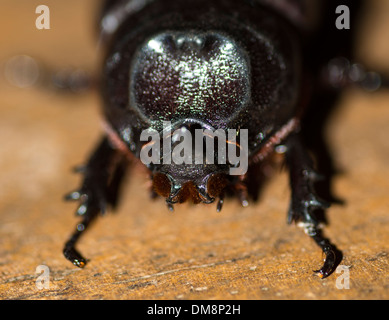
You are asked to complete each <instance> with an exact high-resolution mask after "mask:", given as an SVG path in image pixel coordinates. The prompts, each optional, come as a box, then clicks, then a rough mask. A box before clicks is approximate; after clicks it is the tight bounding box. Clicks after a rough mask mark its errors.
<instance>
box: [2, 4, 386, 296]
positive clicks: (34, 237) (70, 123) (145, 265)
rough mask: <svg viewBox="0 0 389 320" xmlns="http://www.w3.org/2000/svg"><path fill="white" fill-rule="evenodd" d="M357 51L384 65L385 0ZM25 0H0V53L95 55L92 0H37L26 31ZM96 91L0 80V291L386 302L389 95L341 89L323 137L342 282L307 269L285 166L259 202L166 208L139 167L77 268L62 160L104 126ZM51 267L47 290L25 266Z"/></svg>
mask: <svg viewBox="0 0 389 320" xmlns="http://www.w3.org/2000/svg"><path fill="white" fill-rule="evenodd" d="M367 2H368V5H369V6H368V8H367V9H366V19H365V24H364V25H363V28H362V29H361V38H360V45H359V51H358V52H359V56H360V57H361V59H362V60H364V61H366V62H367V63H369V64H370V65H371V66H375V67H377V68H381V69H384V70H386V71H387V72H388V73H389V23H388V21H389V1H388V0H371V1H367ZM39 4H41V3H40V1H34V0H16V1H15V0H1V3H0V48H1V49H0V64H1V70H2V71H3V67H4V62H5V61H6V60H7V59H8V58H9V57H10V56H12V55H14V54H20V53H24V54H29V55H32V56H35V57H37V58H39V59H40V60H41V61H44V62H45V63H46V64H47V65H48V66H50V67H53V68H58V69H60V68H64V67H67V66H78V67H83V68H87V69H89V70H93V69H94V68H95V67H96V65H97V61H98V54H97V51H96V50H97V46H96V43H95V38H94V28H93V26H94V25H93V19H94V17H95V12H96V7H95V5H96V1H95V0H83V1H76V0H69V1H66V2H65V1H54V0H46V1H45V4H46V5H48V6H49V8H50V9H51V30H46V31H42V30H41V31H40V30H37V29H36V28H35V19H36V16H37V15H36V14H35V8H36V7H37V6H38V5H39ZM99 105H100V101H99V97H98V96H97V94H96V93H93V92H91V93H85V94H80V95H63V94H56V93H54V92H52V91H50V90H44V89H42V88H36V87H34V88H29V89H24V90H21V89H17V88H14V87H12V86H10V85H9V84H8V83H7V82H6V81H5V79H4V77H3V74H1V77H0V299H388V298H389V276H388V273H389V249H388V240H389V233H388V230H389V229H388V226H389V196H388V195H389V193H388V192H389V92H388V91H386V92H381V93H375V94H366V93H362V92H359V91H356V90H348V91H347V92H345V93H344V96H343V98H342V100H341V102H340V105H339V108H338V109H337V111H336V113H335V114H334V116H333V118H332V120H331V123H330V126H329V127H328V129H327V136H328V139H329V141H330V143H331V148H332V151H333V153H334V155H335V161H336V164H337V167H338V168H339V169H340V170H341V172H342V174H340V175H338V176H337V177H336V179H335V182H334V193H335V194H336V195H337V196H338V197H340V198H342V199H344V200H345V201H346V204H345V205H344V206H333V207H331V209H330V210H329V211H328V213H327V216H328V219H329V222H330V224H329V226H328V227H327V228H326V229H325V233H326V235H328V236H329V237H330V238H331V240H332V241H333V242H334V243H335V244H336V245H337V246H338V248H339V249H340V250H342V252H343V255H344V259H343V261H342V262H341V264H342V265H345V266H348V267H349V268H350V269H349V270H350V289H349V290H339V289H337V287H336V281H337V277H339V276H340V275H341V274H336V273H334V274H333V275H332V276H330V277H329V278H327V279H325V280H320V279H319V278H318V277H317V276H315V275H314V274H313V273H312V270H314V269H316V268H318V267H320V265H321V261H322V255H321V252H320V250H319V249H318V248H317V247H316V245H315V244H314V243H313V242H312V241H311V240H310V239H309V238H308V237H307V236H306V235H305V234H304V233H303V231H302V230H301V229H299V228H297V227H295V226H287V225H286V210H287V207H288V203H289V196H290V195H289V189H288V182H287V175H286V173H285V172H282V173H277V174H275V177H274V178H273V179H272V180H271V182H270V183H269V184H268V185H267V186H266V187H265V188H264V190H263V193H262V196H261V199H260V201H259V202H258V203H252V204H251V206H250V207H249V208H247V209H242V208H241V207H240V206H239V205H238V203H237V202H236V201H234V200H229V201H227V202H226V203H225V206H224V208H223V211H222V212H221V213H217V212H216V210H215V208H214V207H213V206H201V205H200V206H189V205H182V206H180V207H177V208H176V211H175V212H174V213H173V214H172V213H170V212H169V211H168V210H167V209H166V207H165V205H164V201H163V200H162V199H159V200H156V201H150V200H149V194H148V192H147V189H146V186H147V177H145V176H144V175H142V174H141V173H140V172H139V173H136V174H134V175H133V176H131V179H128V183H127V185H126V187H125V189H124V191H123V198H122V202H121V205H120V207H119V210H118V212H116V213H115V214H109V215H107V216H105V217H102V218H100V219H99V220H98V221H97V223H96V224H94V225H93V226H92V227H91V228H90V230H89V232H87V233H86V234H85V237H83V238H82V241H81V242H80V245H79V249H80V250H81V252H83V253H84V254H85V255H86V257H88V258H89V259H91V261H90V263H89V264H88V265H87V267H86V268H85V269H83V270H81V269H78V268H75V267H74V266H73V265H71V264H70V263H69V262H68V261H66V260H65V258H64V257H63V256H62V247H63V244H64V241H65V240H66V239H67V237H68V236H69V234H70V232H71V231H72V230H73V229H74V226H75V224H76V223H77V222H78V221H79V219H78V218H76V217H75V216H74V214H73V212H74V210H75V204H71V203H65V202H63V201H62V196H63V194H64V193H66V192H68V191H70V190H73V189H74V188H75V187H77V186H78V184H79V182H80V177H79V176H77V175H74V174H72V173H71V168H72V167H73V166H75V165H77V164H80V163H82V162H83V161H84V159H85V158H86V157H87V155H88V153H89V152H90V150H91V149H92V148H93V147H94V144H95V142H96V141H97V139H98V138H99V136H100V134H101V132H102V129H101V126H100V114H99ZM39 265H46V266H48V267H49V270H50V287H49V288H48V289H42V290H39V289H38V288H37V287H36V283H35V281H36V279H37V277H38V274H37V273H36V268H37V266H39Z"/></svg>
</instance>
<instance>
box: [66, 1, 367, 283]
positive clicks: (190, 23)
mask: <svg viewBox="0 0 389 320" xmlns="http://www.w3.org/2000/svg"><path fill="white" fill-rule="evenodd" d="M335 2H336V1H335ZM335 2H334V1H326V4H327V5H328V6H329V10H328V11H325V10H324V9H322V10H323V11H316V14H315V10H313V9H318V6H319V5H320V4H321V5H322V6H324V5H325V4H324V2H323V3H322V2H321V1H304V0H280V1H268V0H241V1H233V0H207V1H205V0H185V1H177V0H164V1H162V0H112V1H106V3H105V4H104V6H103V10H102V15H101V17H100V32H101V43H102V44H103V45H104V47H105V48H106V54H105V59H104V64H103V70H102V84H101V88H100V90H101V93H102V94H101V95H102V99H103V105H104V106H103V113H104V117H105V121H106V122H105V123H106V133H105V135H104V136H103V137H102V139H101V141H100V142H99V144H98V146H97V147H96V149H95V150H94V152H93V153H92V155H91V157H90V158H89V160H88V161H87V163H86V165H85V166H83V167H82V168H81V169H80V170H79V171H81V172H82V173H83V175H84V178H83V182H82V184H81V187H80V188H79V189H78V190H76V191H73V192H71V193H70V194H68V195H67V196H66V199H67V200H74V201H79V203H80V205H79V207H78V209H77V214H78V215H80V216H81V217H82V221H81V223H79V224H77V227H76V230H75V231H74V233H73V234H72V235H71V237H70V239H69V240H68V241H67V242H66V244H65V247H64V250H63V253H64V255H65V257H66V258H67V259H68V260H70V261H71V262H72V263H73V264H74V265H76V266H78V267H84V266H85V265H86V263H87V260H86V259H85V258H84V257H83V256H82V255H81V254H80V253H79V252H78V251H77V249H76V248H75V247H76V244H77V242H78V240H79V237H80V236H81V235H82V234H83V233H84V231H85V230H86V229H87V227H88V225H89V224H90V222H91V221H93V220H94V219H95V218H96V217H97V216H98V215H99V213H101V212H102V213H104V212H105V211H106V208H107V206H114V205H115V203H116V200H117V193H118V192H117V190H118V188H119V186H120V182H121V178H122V177H123V175H124V173H125V170H126V168H127V166H128V165H129V164H131V163H133V162H135V161H137V160H139V159H140V158H141V154H142V150H144V149H145V147H147V146H150V141H143V140H142V139H141V136H142V132H145V130H149V129H152V130H154V131H155V132H159V133H161V134H162V133H163V132H164V129H165V128H164V124H165V123H166V122H169V123H170V124H171V125H170V127H169V129H170V130H171V131H173V130H178V132H180V131H181V132H183V131H186V132H191V133H193V132H194V131H195V130H198V129H200V130H206V129H208V130H222V131H225V132H226V131H227V130H230V129H234V130H236V135H237V137H238V138H239V137H240V138H242V137H241V134H240V133H241V132H243V130H247V132H248V135H247V145H248V149H247V158H248V163H249V170H250V168H252V167H253V166H255V165H256V164H258V163H261V162H263V161H266V160H267V159H269V157H270V155H271V154H272V153H274V152H275V150H276V149H277V150H282V151H283V153H284V154H285V161H286V165H287V167H288V170H289V176H290V187H291V202H290V207H289V212H288V223H293V222H296V223H301V224H302V225H303V226H304V229H305V231H306V233H307V234H308V235H309V236H310V237H311V238H313V239H314V241H315V242H316V243H317V244H318V246H319V247H320V248H321V249H322V251H323V252H324V254H325V260H324V264H323V266H322V267H321V268H320V269H319V270H317V271H316V272H317V274H318V275H319V276H320V277H321V278H325V277H327V276H329V275H330V274H331V273H332V272H333V271H334V268H335V267H336V264H337V263H338V262H339V259H340V252H339V251H338V250H337V249H336V247H335V246H334V245H333V244H332V243H331V242H330V241H329V240H328V239H327V238H325V237H324V236H323V234H322V231H321V229H320V226H319V222H320V219H319V214H318V213H317V212H319V213H320V212H322V211H324V210H325V209H327V208H328V207H329V205H330V202H331V200H333V199H329V201H327V199H326V200H323V199H322V198H321V197H319V196H318V195H317V192H316V191H315V185H316V182H318V181H320V179H322V178H323V177H322V176H321V175H320V174H319V173H318V172H317V170H316V169H315V165H314V161H313V160H312V157H311V156H310V154H309V153H308V151H307V148H306V145H310V146H311V147H313V149H314V147H315V141H313V142H312V140H309V139H306V138H305V137H304V134H303V132H304V128H305V127H312V126H313V127H314V126H317V125H318V123H315V121H312V118H310V117H309V116H312V114H315V112H317V111H318V110H317V109H316V111H315V104H317V103H320V102H321V99H322V98H323V97H324V96H325V97H326V98H328V97H329V96H330V97H332V96H335V94H334V95H333V94H332V93H331V94H330V93H328V92H325V91H324V92H325V93H323V92H322V91H320V90H322V86H323V77H322V73H321V70H322V67H323V66H324V65H325V63H326V62H327V61H328V59H329V58H330V57H331V54H334V49H335V47H336V45H334V44H332V45H331V41H334V39H335V38H331V39H329V38H330V37H329V36H324V35H326V34H327V33H328V30H326V28H327V27H328V25H326V23H325V22H326V21H325V19H324V18H323V19H322V22H321V23H319V22H318V21H319V19H318V15H317V13H318V12H319V13H320V12H331V14H334V12H335V7H334V6H333V5H334V3H335ZM356 2H357V1H354V4H355V3H356ZM311 9H312V10H311ZM319 15H320V14H319ZM323 21H324V22H323ZM331 24H333V25H334V24H335V23H334V19H331ZM323 30H324V31H325V32H324V33H323ZM326 32H327V33H326ZM339 33H340V31H338V34H339ZM343 35H344V33H343ZM348 38H349V34H347V39H348ZM343 40H344V39H343ZM318 43H322V46H321V47H322V48H324V49H323V50H320V52H318V50H317V46H318ZM328 66H329V67H328V68H330V70H332V72H329V73H328V74H329V75H332V78H331V77H330V76H328V74H327V77H324V78H325V79H326V80H327V83H329V84H332V85H333V86H338V87H342V86H344V85H345V84H344V82H345V81H344V80H345V78H347V77H345V74H347V71H348V70H349V65H348V64H347V63H343V64H340V63H339V60H337V61H336V62H332V63H330V64H329V65H328ZM327 70H328V69H327ZM334 70H335V71H336V72H335V75H337V76H336V77H334V72H333V71H334ZM347 79H348V78H347ZM351 82H353V83H360V84H363V83H362V81H359V80H355V79H354V80H353V81H351ZM371 83H372V81H370V82H368V84H371ZM373 83H374V81H373ZM327 100H331V99H327ZM316 108H317V105H316ZM321 111H323V110H321ZM319 114H320V113H319ZM322 120H323V119H321V120H320V121H322ZM312 137H314V138H315V137H316V138H317V135H316V136H311V138H312ZM226 143H227V144H228V143H230V141H226ZM234 144H235V146H238V147H239V144H238V143H237V142H234ZM280 146H282V148H279V147H280ZM170 155H171V154H170ZM167 156H169V154H165V153H164V154H163V155H162V158H161V159H160V160H164V157H167ZM231 167H233V165H232V164H230V163H224V164H212V163H211V164H208V163H205V164H195V163H184V164H171V163H170V164H165V163H164V162H163V161H162V163H161V162H159V163H149V164H147V168H148V169H149V172H150V177H151V181H152V186H153V187H152V194H153V195H158V196H162V197H164V198H165V199H166V203H167V205H168V207H169V209H170V210H172V209H173V207H174V205H175V204H176V203H183V202H185V201H190V200H191V201H193V202H194V203H213V202H216V203H217V210H219V211H220V210H221V208H222V204H223V201H224V196H225V195H226V194H227V193H228V192H229V191H231V190H232V192H233V193H234V194H235V195H237V196H238V198H239V200H240V201H241V203H242V205H243V206H246V205H247V197H248V194H249V193H248V190H247V178H248V174H247V173H245V174H241V175H231V174H230V171H229V170H230V169H231ZM330 198H331V197H330Z"/></svg>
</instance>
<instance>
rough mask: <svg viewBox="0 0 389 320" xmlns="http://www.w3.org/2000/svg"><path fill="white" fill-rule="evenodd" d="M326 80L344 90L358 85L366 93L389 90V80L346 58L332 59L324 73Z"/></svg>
mask: <svg viewBox="0 0 389 320" xmlns="http://www.w3.org/2000/svg"><path fill="white" fill-rule="evenodd" d="M323 76H324V80H325V81H326V82H327V83H328V84H329V85H330V86H332V87H334V88H338V89H342V88H344V87H346V86H349V85H357V86H359V87H361V88H362V89H364V90H366V91H370V92H373V91H376V90H379V89H384V88H389V78H388V77H385V76H384V75H383V74H379V73H377V72H374V71H367V70H366V69H365V67H364V66H363V65H362V64H359V63H352V62H350V61H349V60H348V59H346V58H343V57H341V58H335V59H332V60H331V61H330V62H329V63H328V64H327V66H326V68H325V69H324V72H323Z"/></svg>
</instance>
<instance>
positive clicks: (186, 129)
mask: <svg viewBox="0 0 389 320" xmlns="http://www.w3.org/2000/svg"><path fill="white" fill-rule="evenodd" d="M173 129H174V132H173V131H172V130H173ZM205 129H208V130H210V127H209V126H207V125H206V124H204V123H201V122H200V121H196V120H193V119H185V120H183V121H179V122H178V123H176V124H175V125H173V126H172V127H171V128H169V129H168V130H165V133H164V134H163V135H162V136H163V143H171V149H170V151H171V152H169V154H166V153H165V152H164V151H163V150H162V153H161V154H162V156H161V159H160V160H161V164H158V165H153V166H152V172H153V188H154V191H155V192H156V193H157V194H159V195H161V196H163V197H165V198H166V201H167V203H168V204H170V205H172V204H174V203H183V202H186V201H188V200H189V201H190V200H191V201H192V202H193V203H195V204H197V203H201V202H202V203H212V202H214V201H215V200H216V199H217V198H222V197H223V193H224V191H225V188H226V187H227V185H228V184H229V181H228V172H229V165H228V164H219V161H218V152H219V149H217V150H216V151H215V148H212V149H213V150H212V154H211V157H212V158H211V161H210V157H209V154H207V152H206V150H205V148H206V147H207V146H209V145H206V144H205V143H204V144H202V143H201V152H200V155H199V154H198V153H199V145H200V144H199V143H198V142H199V141H198V140H197V141H193V139H191V138H190V140H189V142H188V140H187V141H185V140H184V139H185V137H186V139H187V137H195V136H196V131H197V130H200V133H201V134H203V133H204V130H205ZM169 132H173V133H169ZM166 135H168V137H166ZM177 136H180V137H181V138H184V139H178V138H177ZM199 137H201V140H200V142H204V139H203V137H204V136H203V135H199V136H197V138H199ZM166 138H168V139H166ZM211 142H212V143H215V142H216V141H211ZM218 142H219V143H223V142H220V141H218ZM224 143H225V144H226V142H224ZM183 144H185V145H186V149H182V145H183ZM163 148H164V146H162V149H163ZM177 149H178V150H177ZM185 153H186V154H185ZM188 154H189V156H188ZM177 156H179V160H180V163H177ZM207 157H208V158H207ZM166 158H169V160H170V163H166V161H164V160H166Z"/></svg>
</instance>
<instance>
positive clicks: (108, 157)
mask: <svg viewBox="0 0 389 320" xmlns="http://www.w3.org/2000/svg"><path fill="white" fill-rule="evenodd" d="M123 159H124V158H123V157H122V155H121V153H120V152H119V151H118V150H117V149H114V148H113V147H112V146H111V144H110V142H109V140H108V139H107V138H106V137H104V139H103V140H102V141H101V142H100V144H99V146H98V147H97V149H96V150H95V152H94V153H93V155H92V156H91V158H90V159H89V161H88V163H87V165H86V166H85V168H84V169H83V173H84V180H83V183H82V186H81V188H80V190H78V191H74V192H71V193H70V194H68V195H67V196H65V199H66V200H77V201H80V206H79V207H78V209H77V211H76V213H77V214H78V215H80V216H82V217H83V220H82V221H81V223H79V224H77V226H76V230H75V231H74V233H73V234H72V236H71V237H70V239H69V240H68V241H67V242H66V244H65V247H64V249H63V253H64V255H65V257H66V258H67V259H68V260H70V261H71V262H72V263H73V264H74V265H76V266H77V267H81V268H82V267H84V266H85V265H86V259H85V258H84V257H83V256H82V255H81V254H80V253H79V252H78V251H77V250H76V249H75V245H76V243H77V241H78V239H79V237H80V236H81V235H82V234H83V232H84V231H85V230H86V229H87V227H88V226H89V224H90V223H91V222H92V221H93V220H94V219H95V218H96V217H97V216H98V214H99V213H105V211H106V207H107V204H109V205H112V206H115V205H116V200H117V194H118V190H119V185H120V182H121V180H122V177H123V173H124V170H125V167H126V166H127V162H126V163H125V162H124V160H123ZM118 160H120V161H118Z"/></svg>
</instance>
